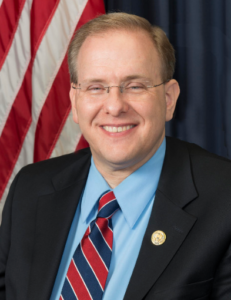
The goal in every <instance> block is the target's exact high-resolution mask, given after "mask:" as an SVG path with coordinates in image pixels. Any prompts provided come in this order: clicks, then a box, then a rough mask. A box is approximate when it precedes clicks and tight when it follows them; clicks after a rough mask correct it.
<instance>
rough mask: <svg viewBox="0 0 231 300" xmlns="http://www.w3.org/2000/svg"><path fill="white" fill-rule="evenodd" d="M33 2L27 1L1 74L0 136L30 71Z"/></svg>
mask: <svg viewBox="0 0 231 300" xmlns="http://www.w3.org/2000/svg"><path fill="white" fill-rule="evenodd" d="M31 2H32V0H30V1H27V2H26V3H25V5H24V7H23V11H22V14H21V18H20V20H19V24H18V29H17V31H16V33H15V35H14V39H13V42H12V45H11V48H10V51H9V53H8V55H7V57H6V59H5V61H4V64H3V66H2V69H1V72H0V99H1V105H0V135H1V133H2V131H3V128H4V126H5V123H6V120H7V118H8V116H9V113H10V110H11V107H12V105H13V103H14V101H15V98H16V96H17V94H18V92H19V89H20V87H21V85H22V81H23V78H24V76H25V73H26V71H27V69H28V66H29V62H30V59H31V55H30V9H31Z"/></svg>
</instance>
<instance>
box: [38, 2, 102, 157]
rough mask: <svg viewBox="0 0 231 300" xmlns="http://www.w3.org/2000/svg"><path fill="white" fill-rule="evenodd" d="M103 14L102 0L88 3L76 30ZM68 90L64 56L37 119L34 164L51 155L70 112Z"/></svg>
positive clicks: (68, 84) (66, 66) (68, 81)
mask: <svg viewBox="0 0 231 300" xmlns="http://www.w3.org/2000/svg"><path fill="white" fill-rule="evenodd" d="M104 12H105V9H104V3H103V1H102V0H94V1H88V2H87V4H86V6H85V8H84V10H83V13H82V15H81V17H80V19H79V22H78V24H77V27H76V30H77V29H78V28H79V27H81V26H82V25H83V24H84V23H86V22H87V21H90V20H91V19H93V18H95V17H96V16H97V15H99V14H103V13H104ZM69 90H70V79H69V72H68V65H67V57H66V56H65V58H64V60H63V62H62V64H61V67H60V69H59V71H58V73H57V75H56V78H55V80H54V82H53V84H52V87H51V89H50V91H49V94H48V96H47V99H46V102H45V103H44V106H43V108H42V110H41V113H40V116H39V119H38V124H37V128H36V133H35V152H34V162H37V161H40V160H44V159H48V158H49V157H50V156H51V154H52V151H53V149H54V147H55V145H56V142H57V140H58V138H59V136H60V133H61V132H62V129H63V126H64V125H65V122H66V120H67V117H68V116H69V113H70V110H71V103H70V99H69ZM57 99H58V100H57ZM57 101H58V105H57ZM51 111H52V113H51Z"/></svg>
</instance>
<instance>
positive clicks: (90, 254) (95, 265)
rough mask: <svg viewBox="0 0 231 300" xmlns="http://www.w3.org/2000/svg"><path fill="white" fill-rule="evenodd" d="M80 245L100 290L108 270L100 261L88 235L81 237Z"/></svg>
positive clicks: (103, 285) (103, 286) (104, 282)
mask: <svg viewBox="0 0 231 300" xmlns="http://www.w3.org/2000/svg"><path fill="white" fill-rule="evenodd" d="M81 247H82V251H83V254H84V256H85V257H86V259H87V261H88V263H89V265H90V266H91V268H92V270H93V271H94V273H95V276H96V277H97V279H98V281H99V284H100V285H101V288H102V290H104V288H105V284H106V280H107V275H108V270H107V268H106V266H105V264H104V262H103V261H102V258H101V257H100V255H99V253H98V252H97V251H96V249H95V247H94V246H93V244H92V242H91V240H90V239H89V237H87V238H84V239H82V241H81Z"/></svg>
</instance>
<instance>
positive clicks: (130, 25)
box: [68, 13, 176, 83]
mask: <svg viewBox="0 0 231 300" xmlns="http://www.w3.org/2000/svg"><path fill="white" fill-rule="evenodd" d="M111 30H130V31H137V30H143V31H145V32H146V33H147V34H148V35H149V37H150V38H151V40H152V41H153V43H154V45H155V47H156V50H157V52H158V54H159V56H160V58H161V60H162V66H163V67H162V74H161V75H162V79H163V81H165V80H168V79H171V78H172V77H173V74H174V70H175V60H176V59H175V52H174V48H173V46H172V45H171V43H170V42H169V40H168V38H167V36H166V34H165V32H164V31H163V30H162V29H161V28H160V27H158V26H152V25H151V24H150V23H149V21H148V20H146V19H144V18H142V17H139V16H136V15H132V14H127V13H108V14H105V15H100V16H98V17H97V18H95V19H93V20H91V21H89V22H87V23H85V24H84V25H83V26H82V27H80V28H79V29H78V30H77V32H76V34H75V36H74V38H73V39H72V41H71V43H70V46H69V49H68V66H69V72H70V79H71V82H72V83H77V82H78V74H77V57H78V53H79V50H80V48H81V46H82V45H83V43H84V41H85V40H86V38H87V37H88V36H94V35H97V34H100V33H104V32H107V31H111Z"/></svg>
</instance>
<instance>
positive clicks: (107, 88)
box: [71, 79, 170, 94]
mask: <svg viewBox="0 0 231 300" xmlns="http://www.w3.org/2000/svg"><path fill="white" fill-rule="evenodd" d="M169 81H170V79H167V80H165V81H163V82H161V83H159V84H156V85H149V86H146V88H148V89H150V88H155V87H158V86H160V85H162V84H165V83H167V82H169ZM79 85H81V83H79ZM71 87H72V88H73V89H75V90H81V87H74V86H73V85H71ZM103 87H104V88H105V90H106V93H105V94H109V91H110V88H111V87H118V88H119V90H120V93H121V94H123V92H124V89H125V86H120V85H110V86H103Z"/></svg>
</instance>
